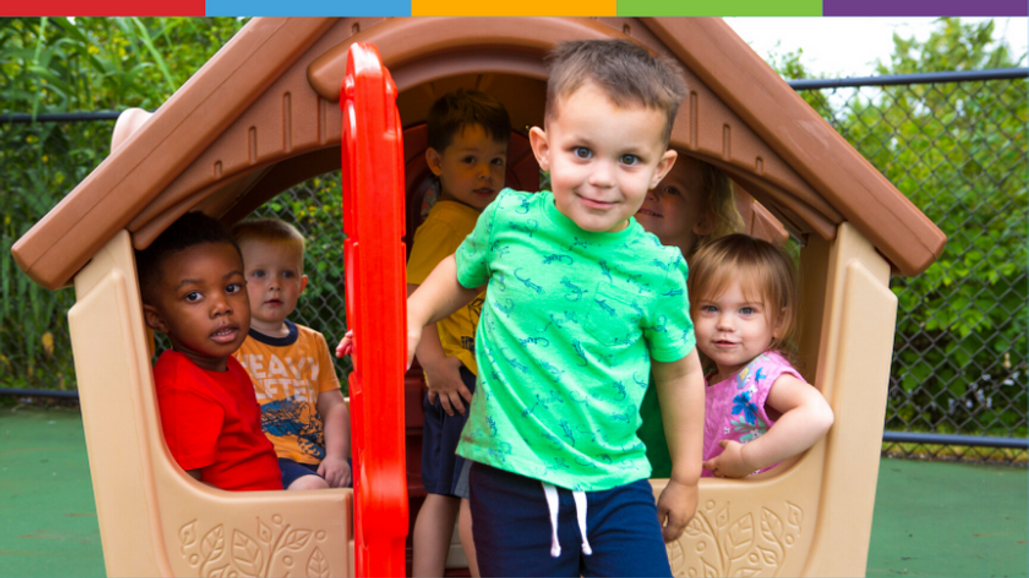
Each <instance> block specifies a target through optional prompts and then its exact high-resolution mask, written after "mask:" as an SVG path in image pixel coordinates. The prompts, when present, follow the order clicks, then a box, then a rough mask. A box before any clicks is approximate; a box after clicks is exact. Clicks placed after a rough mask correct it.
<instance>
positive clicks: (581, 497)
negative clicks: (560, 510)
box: [572, 490, 593, 556]
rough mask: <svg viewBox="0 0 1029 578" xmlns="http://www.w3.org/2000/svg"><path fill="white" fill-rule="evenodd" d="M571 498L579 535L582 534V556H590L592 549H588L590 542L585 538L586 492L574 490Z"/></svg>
mask: <svg viewBox="0 0 1029 578" xmlns="http://www.w3.org/2000/svg"><path fill="white" fill-rule="evenodd" d="M572 497H573V498H575V515H576V516H577V517H578V518H579V533H580V534H582V554H583V555H584V556H592V555H593V548H590V540H589V538H587V537H586V492H583V491H582V490H576V491H574V492H572Z"/></svg>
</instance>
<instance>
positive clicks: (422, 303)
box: [407, 255, 482, 367]
mask: <svg viewBox="0 0 1029 578" xmlns="http://www.w3.org/2000/svg"><path fill="white" fill-rule="evenodd" d="M481 292H482V288H479V287H473V288H471V289H469V288H468V287H465V286H464V285H461V283H460V282H459V281H458V280H457V260H456V259H455V258H454V256H453V255H450V256H449V257H446V258H445V259H443V260H442V261H440V262H439V265H436V268H435V269H433V270H432V273H430V274H429V276H428V277H427V278H426V279H425V282H424V283H422V284H421V285H419V286H418V289H417V290H416V291H415V292H414V293H412V294H411V296H410V297H409V298H408V299H407V366H408V367H411V360H412V359H414V354H415V351H416V350H417V349H418V344H419V342H420V341H421V337H422V330H423V328H424V327H425V326H426V325H429V324H435V323H436V322H437V321H441V320H443V319H446V318H447V317H449V316H451V315H452V314H453V313H454V312H456V311H457V310H458V309H460V308H462V307H464V306H465V305H468V304H469V303H471V302H472V300H473V299H475V297H476V295H478V294H479V293H481Z"/></svg>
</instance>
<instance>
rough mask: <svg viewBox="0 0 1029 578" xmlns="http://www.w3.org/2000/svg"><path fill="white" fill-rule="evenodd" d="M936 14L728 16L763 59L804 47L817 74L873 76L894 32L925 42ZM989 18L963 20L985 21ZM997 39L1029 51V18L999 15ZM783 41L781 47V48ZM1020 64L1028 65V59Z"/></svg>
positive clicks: (885, 57)
mask: <svg viewBox="0 0 1029 578" xmlns="http://www.w3.org/2000/svg"><path fill="white" fill-rule="evenodd" d="M935 20H936V19H935V18H756V17H734V18H725V21H726V23H728V24H729V26H731V27H732V28H733V30H735V31H736V33H737V34H739V35H740V37H741V38H743V39H744V40H746V41H747V42H748V43H749V44H750V46H751V47H752V48H753V49H754V50H755V51H756V52H757V53H758V54H760V55H761V56H762V57H764V58H766V59H767V58H768V54H769V53H770V52H776V53H778V54H786V53H787V52H792V51H795V50H797V49H798V48H803V49H804V53H803V55H802V56H801V59H800V60H801V62H802V63H803V64H804V65H805V66H807V68H808V69H809V70H811V71H812V72H814V73H815V74H816V75H817V74H818V73H820V72H824V73H825V74H826V76H827V77H829V78H837V77H847V76H873V75H874V74H875V61H876V60H877V59H881V60H882V61H883V62H885V63H888V62H889V57H890V54H891V53H892V52H893V33H894V32H896V33H897V34H899V35H900V36H901V37H903V38H910V37H911V36H915V37H916V38H918V39H919V40H925V39H927V38H928V37H929V34H930V32H931V31H932V30H933V29H934V28H935V25H934V22H935ZM983 20H987V19H986V18H962V19H961V21H962V22H981V21H983ZM993 20H995V25H994V32H993V37H994V39H1000V38H1004V39H1006V40H1007V43H1008V46H1010V47H1011V51H1012V54H1013V55H1015V56H1014V58H1015V59H1016V60H1017V58H1018V57H1017V55H1018V54H1022V55H1025V54H1026V51H1027V48H1026V46H1027V37H1029V19H1026V18H994V19H993ZM777 43H778V46H777ZM1020 66H1029V64H1027V63H1026V60H1023V61H1022V63H1021V64H1020Z"/></svg>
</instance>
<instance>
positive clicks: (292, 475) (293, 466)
mask: <svg viewBox="0 0 1029 578" xmlns="http://www.w3.org/2000/svg"><path fill="white" fill-rule="evenodd" d="M347 463H348V464H350V470H351V475H350V486H347V487H352V486H353V485H354V476H353V468H354V463H353V461H351V459H350V458H347ZM279 469H280V470H282V489H284V490H285V489H289V485H290V484H292V483H293V482H295V481H297V478H302V477H304V476H310V475H312V474H313V475H316V476H318V477H319V478H321V477H322V476H321V475H320V474H319V473H318V464H304V463H301V462H295V461H293V460H291V459H288V458H279Z"/></svg>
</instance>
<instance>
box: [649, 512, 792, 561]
mask: <svg viewBox="0 0 1029 578" xmlns="http://www.w3.org/2000/svg"><path fill="white" fill-rule="evenodd" d="M783 506H784V507H783V508H781V509H780V512H776V511H775V510H774V509H773V508H769V507H762V508H760V510H759V511H754V512H750V511H745V512H740V513H738V514H737V513H735V512H733V510H732V504H731V503H730V502H728V501H726V502H723V503H720V504H719V503H715V502H714V501H711V502H708V503H707V504H706V505H705V506H704V507H703V508H700V509H698V510H697V514H696V515H695V516H694V517H693V520H691V521H690V523H689V524H688V525H687V526H686V531H685V532H684V533H683V535H682V537H680V538H679V540H678V541H676V542H675V543H674V544H669V545H668V546H667V551H668V554H669V563H670V564H671V566H672V575H673V576H690V577H696V576H777V575H778V574H779V573H780V571H781V570H782V567H783V564H784V563H785V562H786V559H787V556H788V554H789V553H790V550H791V547H792V545H793V544H795V543H796V538H797V537H798V536H799V535H800V533H801V523H802V521H803V519H804V512H803V510H802V509H801V508H800V507H798V506H797V505H795V504H792V503H790V502H784V504H783ZM755 518H757V520H758V523H757V528H755ZM783 519H785V520H786V524H783Z"/></svg>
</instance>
